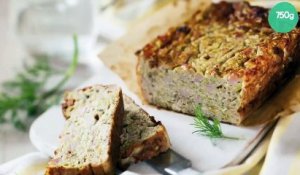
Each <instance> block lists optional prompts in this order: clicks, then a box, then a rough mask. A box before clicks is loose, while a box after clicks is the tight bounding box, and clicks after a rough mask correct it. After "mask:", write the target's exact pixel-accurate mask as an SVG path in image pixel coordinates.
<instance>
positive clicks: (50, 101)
mask: <svg viewBox="0 0 300 175" xmlns="http://www.w3.org/2000/svg"><path fill="white" fill-rule="evenodd" d="M73 40H74V53H73V60H72V63H71V65H70V66H69V68H68V69H67V71H66V72H65V74H64V77H63V78H62V80H61V81H60V82H58V83H57V84H56V85H54V86H53V88H51V89H50V90H46V88H45V86H46V83H47V82H48V80H49V78H50V77H51V76H53V75H54V74H57V71H56V70H54V69H53V68H51V66H50V64H49V58H47V57H39V58H36V59H35V63H34V64H32V65H25V66H24V70H23V71H22V72H21V73H18V74H17V75H16V77H15V78H14V79H13V80H11V81H7V82H5V83H3V84H2V92H1V93H0V124H1V123H2V124H3V123H9V124H12V125H13V126H14V127H15V128H17V129H20V130H23V131H24V130H26V129H27V125H28V124H30V122H31V121H32V119H34V118H35V117H37V116H39V115H40V114H42V113H43V112H44V111H45V110H47V109H48V108H49V107H50V106H52V105H54V104H56V103H58V102H59V99H60V98H61V95H62V94H63V86H64V85H65V84H66V82H67V81H68V80H69V79H70V77H71V76H72V75H73V74H74V72H75V70H76V68H77V64H78V52H79V51H78V43H77V36H76V35H74V37H73Z"/></svg>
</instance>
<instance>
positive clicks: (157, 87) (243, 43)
mask: <svg viewBox="0 0 300 175" xmlns="http://www.w3.org/2000/svg"><path fill="white" fill-rule="evenodd" d="M267 17H268V9H264V8H262V7H254V6H250V5H249V4H248V3H245V2H238V3H226V2H221V3H219V4H212V5H211V6H210V7H209V8H207V9H206V10H205V11H203V12H201V11H198V12H196V13H195V14H194V15H193V17H192V18H191V19H189V20H188V21H186V22H185V23H184V24H182V25H181V26H178V27H174V28H170V29H169V30H168V31H167V32H166V33H165V34H164V35H161V36H158V37H157V38H155V39H154V40H153V41H152V42H150V43H148V44H147V45H146V46H144V48H142V49H141V50H139V51H137V53H136V55H137V56H138V65H137V75H138V81H139V84H140V87H141V90H142V94H143V97H144V99H145V100H146V101H147V102H149V103H150V104H153V105H156V106H159V107H163V108H167V109H171V110H174V111H178V112H183V113H187V114H191V115H194V109H195V107H196V106H197V105H201V107H202V110H203V112H204V113H205V114H206V115H207V116H209V117H215V118H218V119H219V120H222V121H224V122H229V123H234V124H241V123H242V121H243V120H244V119H245V118H246V117H248V116H250V115H251V113H252V112H253V111H255V110H256V109H257V108H258V107H259V106H261V104H262V103H263V102H264V101H265V100H266V99H267V98H268V97H269V96H270V95H271V94H272V92H274V90H275V89H276V88H277V87H278V86H280V85H282V84H283V82H284V80H285V79H286V78H287V77H288V76H289V75H290V74H291V72H292V70H293V67H296V66H295V65H296V64H297V63H298V60H297V59H298V57H299V45H300V44H299V36H300V35H299V34H300V30H299V25H298V26H297V28H295V29H294V30H292V31H291V32H289V33H285V34H282V33H276V32H274V31H273V30H272V29H271V28H270V26H269V24H268V21H267Z"/></svg>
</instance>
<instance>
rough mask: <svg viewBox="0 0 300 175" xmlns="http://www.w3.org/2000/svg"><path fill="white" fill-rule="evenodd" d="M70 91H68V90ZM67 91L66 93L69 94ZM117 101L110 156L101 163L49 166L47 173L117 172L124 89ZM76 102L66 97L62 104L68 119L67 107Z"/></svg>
mask: <svg viewBox="0 0 300 175" xmlns="http://www.w3.org/2000/svg"><path fill="white" fill-rule="evenodd" d="M89 88H92V86H89V87H86V88H83V89H80V91H85V90H86V89H89ZM67 93H68V92H67ZM67 93H66V94H65V95H67ZM118 99H119V100H118V102H117V104H118V105H117V107H116V111H115V113H114V121H113V123H112V130H111V137H110V141H109V144H110V145H111V147H109V148H110V149H109V150H108V155H109V158H108V160H107V161H106V162H105V163H103V164H101V165H91V164H89V165H87V166H84V167H80V168H66V167H63V166H57V167H52V166H51V167H47V169H46V173H45V174H46V175H74V174H81V175H96V174H99V175H113V174H115V166H116V164H117V162H118V160H119V159H120V135H121V133H122V124H123V117H124V104H123V95H122V91H121V90H120V91H119V98H118ZM74 104H75V100H74V99H68V98H65V102H64V103H63V104H62V109H63V113H64V116H65V118H66V119H68V118H69V117H70V116H68V115H66V109H68V108H69V107H72V106H73V105H74Z"/></svg>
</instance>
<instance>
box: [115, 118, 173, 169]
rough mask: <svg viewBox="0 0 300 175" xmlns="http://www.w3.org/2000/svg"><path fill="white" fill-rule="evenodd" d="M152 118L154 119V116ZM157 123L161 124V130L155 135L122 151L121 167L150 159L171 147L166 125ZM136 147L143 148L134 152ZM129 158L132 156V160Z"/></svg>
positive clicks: (159, 123)
mask: <svg viewBox="0 0 300 175" xmlns="http://www.w3.org/2000/svg"><path fill="white" fill-rule="evenodd" d="M151 118H152V119H153V117H151ZM153 120H154V119H153ZM154 121H155V120H154ZM155 122H156V121H155ZM156 123H157V124H158V125H159V126H160V130H159V131H157V132H156V134H155V135H153V136H151V137H149V138H148V139H146V140H143V141H142V142H138V143H135V144H134V145H132V146H130V147H129V148H128V149H126V150H125V152H123V153H121V161H120V165H119V166H120V167H121V168H123V169H125V168H127V167H128V166H129V165H130V164H131V163H137V162H139V161H144V160H149V159H151V158H153V157H155V156H157V155H159V154H160V153H162V152H165V151H167V150H168V149H169V148H170V147H171V144H170V140H169V137H168V134H167V131H166V129H165V127H164V126H163V125H162V124H161V122H156ZM135 149H141V150H140V151H139V152H138V153H134V151H135ZM128 158H130V160H127V159H128Z"/></svg>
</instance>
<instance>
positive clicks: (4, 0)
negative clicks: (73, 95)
mask: <svg viewBox="0 0 300 175" xmlns="http://www.w3.org/2000/svg"><path fill="white" fill-rule="evenodd" d="M173 1H175V0H0V164H2V163H4V162H7V161H9V160H12V159H14V158H17V157H19V156H21V155H24V154H26V153H29V152H33V151H36V150H35V148H34V147H33V146H32V145H31V143H30V141H29V137H28V129H29V127H30V124H31V122H32V121H33V120H34V119H35V118H36V117H38V116H39V115H40V114H41V113H42V112H44V110H46V109H47V108H48V107H49V106H51V105H52V104H54V103H51V105H49V104H47V105H44V104H43V103H41V104H33V105H30V103H39V102H43V95H45V92H47V89H48V92H49V89H51V88H53V86H54V87H55V85H56V84H58V85H60V81H61V79H64V77H65V72H66V70H68V67H69V66H70V65H71V64H73V61H74V57H73V54H74V49H75V48H74V43H73V42H74V41H73V39H72V36H73V35H74V34H76V35H77V38H78V50H79V56H78V64H77V66H75V67H76V71H75V73H74V74H72V76H71V77H67V80H68V81H63V84H62V85H63V86H59V89H58V90H57V89H56V90H57V91H53V92H55V93H53V92H52V93H51V96H53V97H55V98H56V97H60V95H61V92H63V91H64V90H65V89H71V88H75V87H77V86H78V85H79V84H81V83H83V82H84V81H86V80H87V79H88V78H89V77H92V76H93V75H97V72H98V69H99V67H100V65H101V61H100V60H99V59H98V58H97V55H98V53H99V52H101V50H103V49H104V48H105V46H107V45H108V44H110V43H111V42H113V41H115V40H116V39H118V38H119V37H121V36H122V35H123V34H125V33H126V31H127V30H130V28H131V27H132V26H134V24H136V23H138V22H140V21H143V19H145V18H146V17H147V16H149V15H151V14H152V13H153V12H155V11H157V10H159V9H160V8H162V7H164V6H165V5H166V4H168V3H170V2H173ZM213 1H215V2H217V1H219V0H213ZM231 1H238V0H231ZM249 1H251V2H252V3H254V4H255V5H264V6H266V7H271V6H272V5H273V4H274V3H275V2H278V1H271V0H266V1H254V0H249ZM294 2H295V4H298V7H299V6H300V2H299V1H294ZM45 58H46V59H45ZM37 63H38V64H37ZM35 64H37V66H35V67H34V66H33V67H32V65H35ZM73 68H74V65H73ZM24 71H25V73H24ZM20 72H21V73H20ZM22 72H23V73H22ZM45 72H46V74H47V76H45V75H44V74H45ZM49 72H50V73H49ZM53 72H55V73H53ZM39 73H42V74H43V75H42V77H44V78H42V80H40V76H37V74H38V75H40V74H39ZM48 73H49V74H48ZM28 74H30V78H29V80H28V81H27V78H26V77H27V76H28ZM24 77H25V78H24ZM44 80H47V81H45V82H46V83H45V82H41V81H44ZM6 82H10V83H9V84H10V86H4V85H5V84H7V83H6ZM29 85H30V86H29ZM39 85H42V86H41V87H40V86H39ZM36 86H38V87H36ZM10 88H15V89H17V90H15V89H14V90H11V89H10ZM20 91H21V92H22V93H23V94H22V93H21V95H20ZM8 94H9V95H8ZM24 94H25V97H26V99H25V100H24V98H23V97H24ZM46 94H47V93H46ZM47 96H49V95H48V94H47ZM39 100H42V101H39ZM16 102H18V103H20V104H19V106H17V105H15V103H16ZM17 107H22V108H23V109H22V110H21V111H19V109H16V108H17ZM16 111H17V112H16ZM24 123H25V124H27V127H23V124H24ZM20 128H21V129H20Z"/></svg>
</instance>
